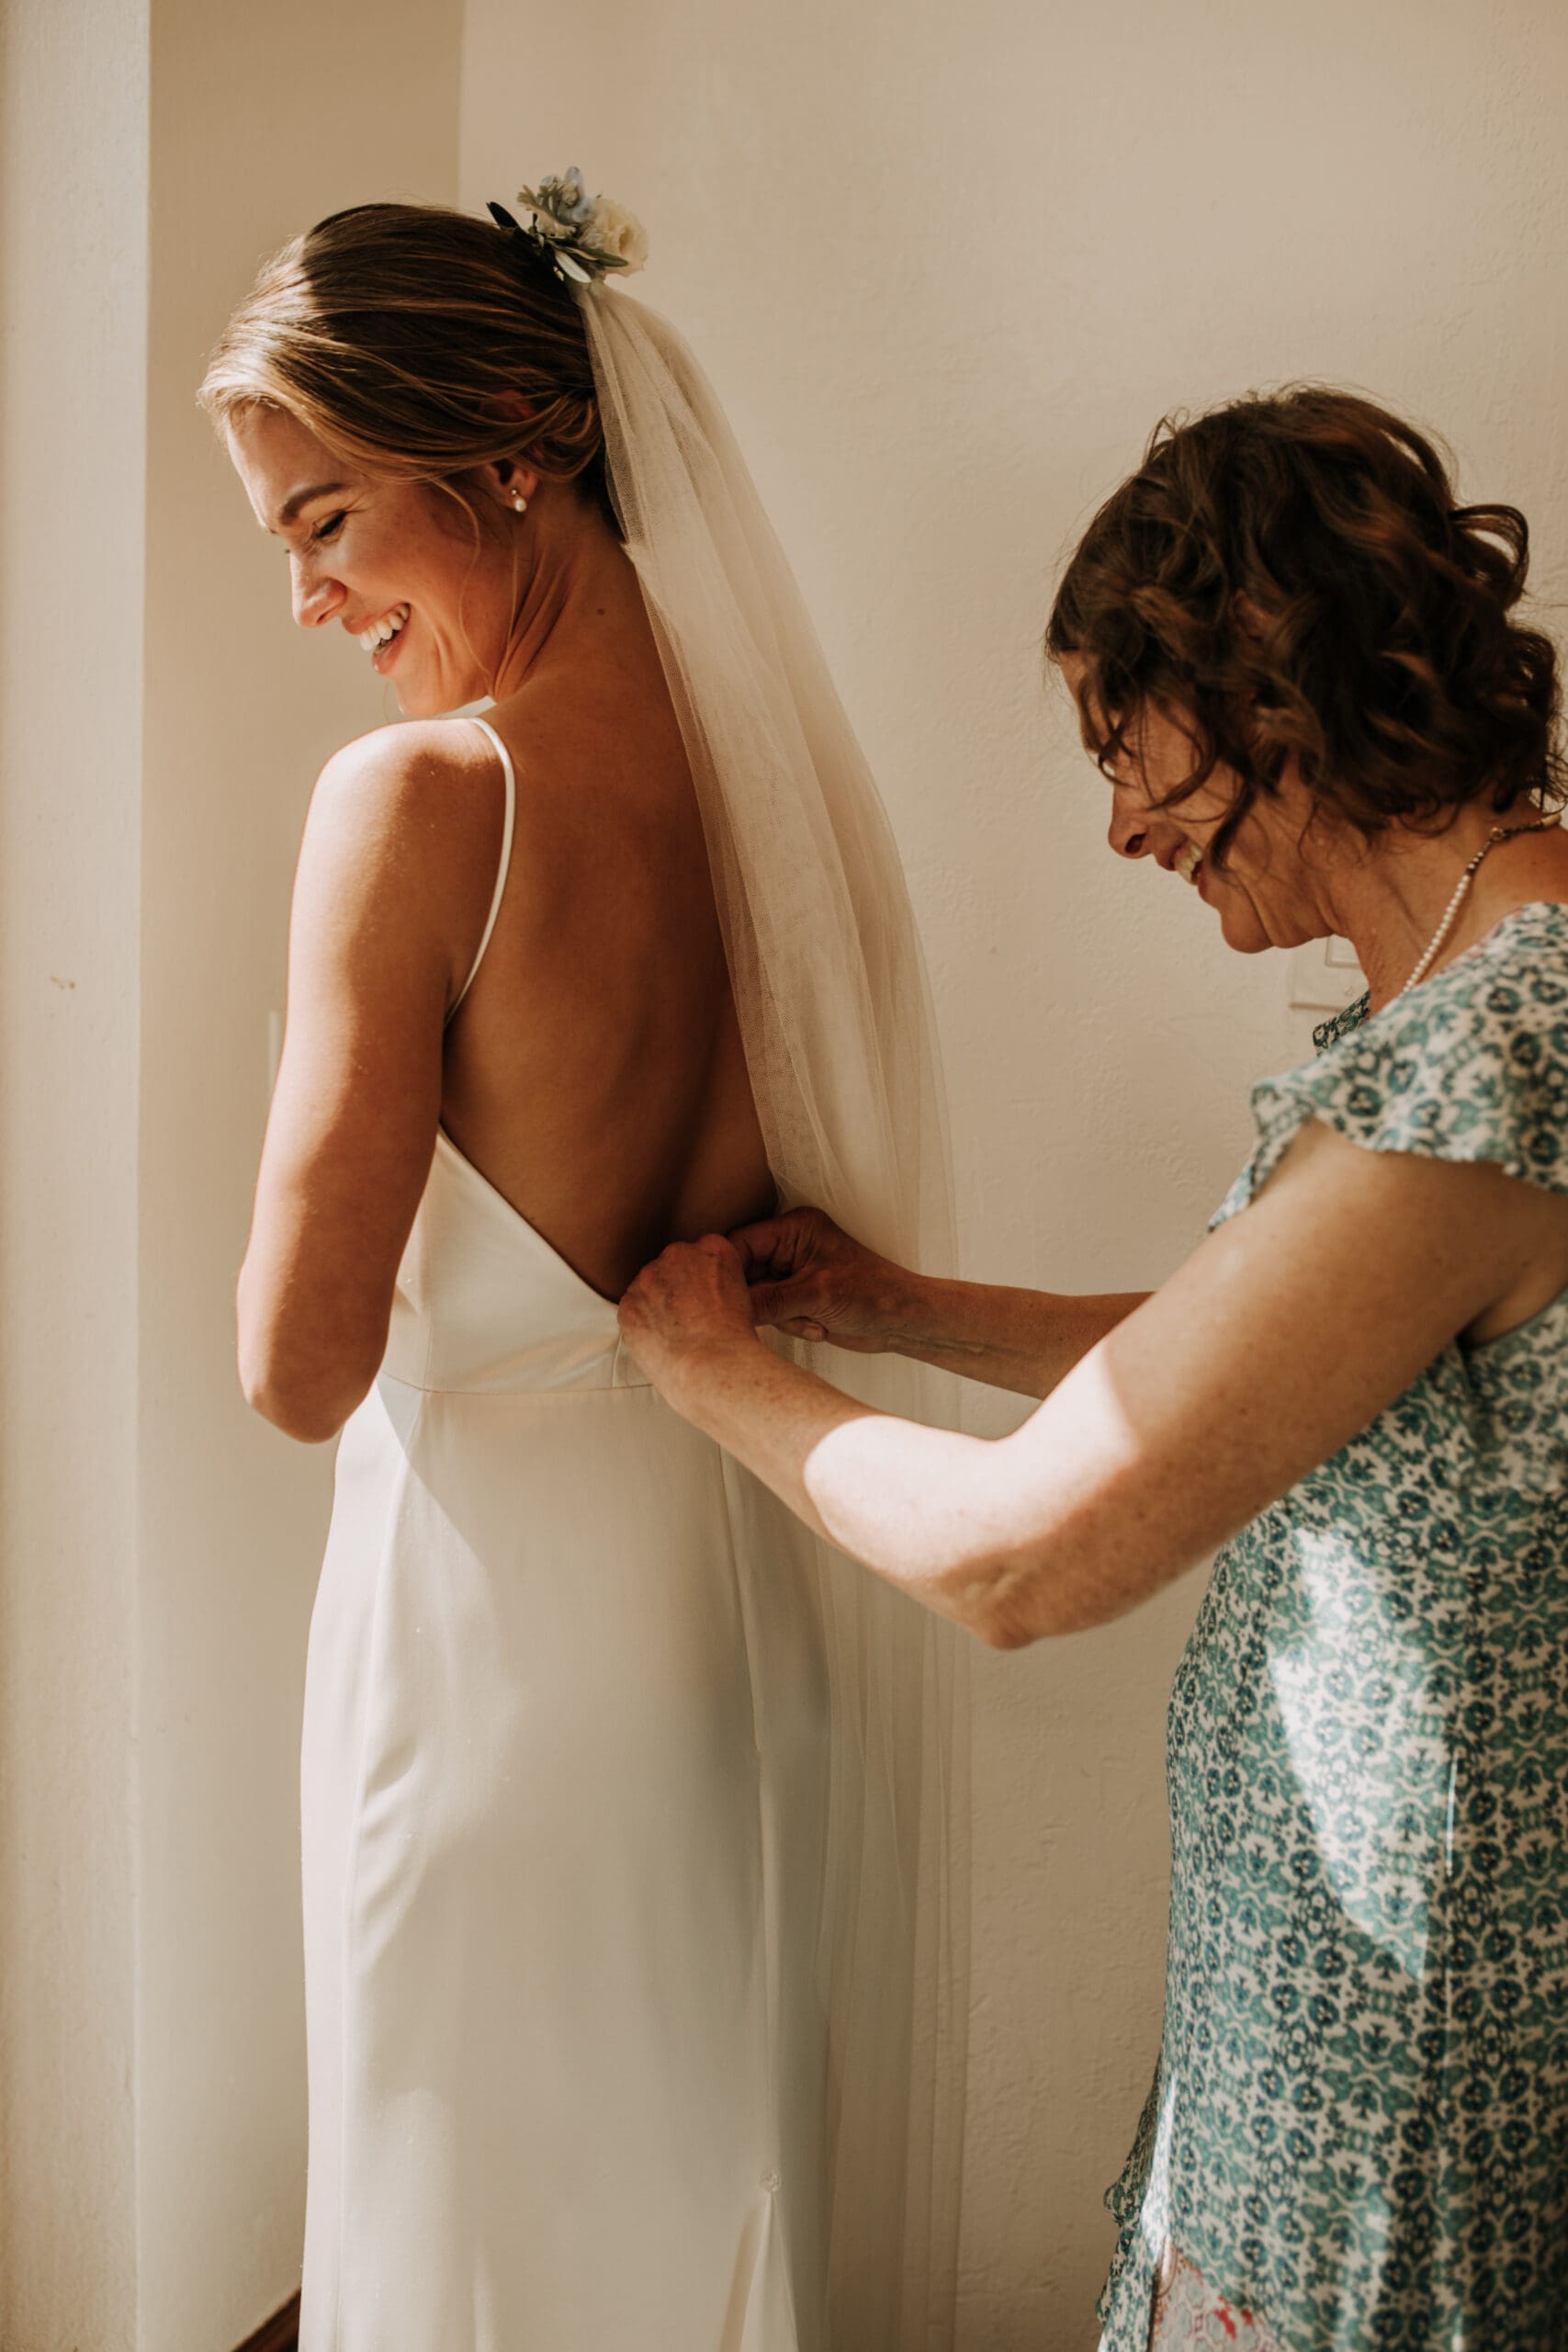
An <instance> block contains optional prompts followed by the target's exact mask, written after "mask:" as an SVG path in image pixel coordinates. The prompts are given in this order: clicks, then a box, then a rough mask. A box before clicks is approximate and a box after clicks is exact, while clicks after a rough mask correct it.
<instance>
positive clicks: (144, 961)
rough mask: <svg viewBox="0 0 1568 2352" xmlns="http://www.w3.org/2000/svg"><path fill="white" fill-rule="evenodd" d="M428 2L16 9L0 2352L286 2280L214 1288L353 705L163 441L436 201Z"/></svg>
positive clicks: (264, 1443)
mask: <svg viewBox="0 0 1568 2352" xmlns="http://www.w3.org/2000/svg"><path fill="white" fill-rule="evenodd" d="M460 39H461V18H460V12H458V11H456V10H452V11H441V10H436V11H434V12H433V11H431V10H430V9H428V8H427V7H424V6H422V5H420V0H385V5H384V6H380V7H379V8H378V10H377V11H376V13H375V17H374V18H373V19H371V18H369V17H367V16H366V15H365V14H364V13H363V12H362V11H359V10H353V11H351V10H349V9H348V8H346V7H343V6H330V7H326V8H322V7H321V6H317V5H313V4H312V5H306V0H274V5H272V6H269V7H268V8H267V9H266V10H265V11H261V12H256V11H246V10H240V9H234V8H228V7H213V6H207V5H205V0H154V5H153V6H152V7H151V8H149V6H147V5H146V0H94V5H93V6H91V7H90V8H89V7H86V6H78V5H75V0H64V4H63V5H62V0H50V5H48V6H42V5H34V0H18V5H17V6H15V7H12V8H10V9H8V10H7V11H6V17H5V48H4V52H3V62H4V119H3V124H0V175H3V176H0V188H3V192H4V200H5V220H4V231H3V235H4V253H3V256H0V258H3V262H4V276H3V282H4V308H3V311H0V335H3V342H4V364H5V381H6V396H5V399H4V401H0V469H3V482H0V493H3V494H0V503H3V510H4V515H5V526H6V532H5V542H4V554H3V557H0V564H3V570H0V586H3V589H4V614H3V624H0V755H3V760H4V772H5V803H4V810H3V814H0V980H3V992H0V1283H3V1293H4V1300H5V1311H4V1314H3V1315H0V1378H3V1384H4V1408H5V1417H4V1435H3V1448H4V1453H3V1460H4V1470H5V1485H6V1495H5V1556H4V1586H3V1612H4V1613H3V1618H0V1678H3V1679H0V1769H3V1786H4V1796H3V1813H0V2031H3V2037H4V2040H3V2048H0V2153H3V2156H4V2178H3V2181H0V2345H3V2346H4V2347H5V2352H70V2347H73V2346H74V2347H76V2352H229V2347H231V2346H233V2345H235V2344H237V2343H238V2342H240V2341H241V2340H242V2339H243V2337H245V2336H247V2335H250V2334H251V2332H252V2331H253V2329H254V2328H255V2327H256V2325H257V2324H259V2323H260V2322H261V2321H262V2320H263V2319H264V2318H265V2317H266V2316H267V2315H268V2314H269V2313H270V2312H273V2311H274V2310H276V2307H277V2306H278V2305H279V2304H280V2303H281V2302H283V2301H285V2300H286V2299H287V2297H288V2295H289V2294H290V2292H291V2291H292V2290H293V2289H294V2288H295V2287H296V2286H297V2285H298V2283H299V2240H300V2225H301V2219H302V2211H303V2190H304V2048H303V2030H302V2018H301V2005H300V1982H299V1980H300V1959H299V1844H298V1795H297V1791H298V1741H299V1701H300V1691H301V1677H302V1669H303V1660H304V1642H305V1630H306V1623H307V1620H308V1615H309V1610H310V1596H311V1592H312V1589H313V1587H314V1582H315V1576H316V1569H317V1566H318V1563H319V1560H320V1555H321V1535H322V1532H323V1524H324V1516H325V1505H326V1497H327V1489H328V1479H329V1475H330V1467H331V1464H330V1459H329V1457H328V1455H327V1453H324V1452H321V1451H306V1450H304V1449H300V1448H298V1447H294V1446H291V1445H290V1444H289V1443H288V1441H287V1440H285V1439H283V1438H281V1437H279V1436H278V1435H276V1432H274V1431H271V1430H266V1429H265V1428H264V1426H263V1425H262V1424H261V1423H260V1422H259V1421H257V1420H255V1419H254V1417H253V1416H251V1415H250V1414H248V1413H247V1412H246V1410H245V1408H244V1406H243V1402H242V1400H241V1398H240V1396H239V1393H238V1388H237V1385H236V1381H235V1376H234V1367H233V1315H232V1290H233V1279H234V1274H235V1271H236V1268H237V1266H238V1262H239V1258H240V1254H241V1250H242V1249H243V1240H244V1234H245V1228H246V1223H247V1218H248V1211H249V1202H250V1188H251V1182H252V1179H253V1176H254V1166H255V1157H256V1152H257V1148H258V1146H259V1142H260V1136H261V1129H262V1124H263V1120H264V1118H265V1108H266V1080H267V1017H268V1013H269V1011H270V1010H271V1009H272V1008H274V1007H276V1006H278V1005H280V1004H281V1003H282V1001H283V971H284V949H285V933H286V921H287V910H288V889H289V881H290V876H291V872H292V867H293V862H294V854H295V850H296V846H297V843H298V838H299V826H300V822H301V820H302V818H303V814H304V808H305V802H306V798H307V796H308V794H309V791H310V784H311V782H312V780H313V778H314V776H315V774H316V772H317V770H318V768H319V767H320V765H321V761H322V760H323V759H324V758H325V756H326V755H327V754H328V752H331V751H332V750H333V748H334V747H335V746H336V745H337V744H338V743H340V742H342V741H345V740H346V739H347V738H349V737H351V736H353V735H355V734H358V733H360V732H362V731H363V730H364V729H366V728H367V727H370V726H374V725H375V724H377V723H378V720H380V719H382V718H386V717H388V716H390V715H392V714H391V712H390V709H389V706H388V704H387V702H386V699H385V697H384V695H383V691H382V689H381V688H380V686H379V685H378V683H377V682H376V680H375V679H374V677H373V676H372V675H371V673H370V672H369V670H368V666H367V663H366V661H365V658H364V656H363V655H362V654H361V653H360V652H359V650H358V649H357V647H355V646H353V645H351V644H349V643H348V642H347V640H345V639H343V638H342V636H341V634H339V633H333V634H330V635H329V636H327V637H326V638H325V639H322V640H312V641H309V642H308V641H307V640H306V639H304V638H303V637H302V636H301V635H300V633H299V631H298V630H296V629H295V628H294V627H293V625H292V623H291V620H290V618H289V612H288V566H287V563H286V561H285V560H284V559H283V557H282V555H281V553H280V551H279V549H278V548H277V547H276V544H275V543H271V542H267V541H265V540H264V539H263V538H262V537H261V536H260V534H259V533H258V532H257V531H256V529H255V526H254V522H253V521H252V518H251V516H250V514H249V510H248V508H247V507H246V505H245V503H244V499H243V493H242V492H241V491H240V490H239V488H238V485H237V483H236V482H235V481H234V480H233V478H232V476H231V472H230V469H229V468H228V466H227V463H226V462H225V460H224V459H223V458H222V456H221V454H220V452H218V451H217V450H216V449H215V448H214V447H213V445H212V440H211V435H210V430H209V426H208V424H207V423H206V421H205V419H204V418H202V417H201V416H200V415H199V414H198V413H197V411H196V408H195V406H194V396H195V390H196V386H197V380H198V379H199V376H200V373H201V368H202V364H203V359H204V356H205V354H206V351H207V349H208V347H209V345H210V343H211V342H212V340H213V339H214V337H215V336H216V334H217V333H218V330H219V328H220V325H221V323H222V321H223V318H224V316H225V314H226V312H227V311H228V309H229V307H230V305H231V303H232V302H233V301H234V300H237V299H238V297H239V296H240V295H241V294H242V293H243V291H244V289H245V287H246V286H247V284H248V282H249V279H250V277H251V274H252V272H253V270H254V266H255V264H256V263H257V262H258V261H259V260H260V258H261V257H262V255H263V254H265V253H266V252H267V251H269V250H270V249H271V248H272V247H273V246H274V245H276V244H277V243H280V242H281V241H282V239H283V238H284V237H285V236H286V235H288V233H289V232H292V231H293V230H295V229H297V228H299V227H303V226H305V225H307V224H308V223H309V222H310V220H314V219H316V218H318V217H319V216H320V215H321V213H323V212H326V211H329V210H331V209H333V208H334V207H336V206H338V205H341V204H347V203H353V202H355V201H358V200H360V199H362V198H366V197H367V196H373V195H401V196H411V195H412V196H416V197H434V198H450V196H451V195H452V193H453V189H454V184H455V175H456V136H457V60H458V50H459V44H460Z"/></svg>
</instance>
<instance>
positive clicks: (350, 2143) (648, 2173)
mask: <svg viewBox="0 0 1568 2352" xmlns="http://www.w3.org/2000/svg"><path fill="white" fill-rule="evenodd" d="M454 723H469V722H454ZM471 723H474V724H478V725H480V726H483V725H484V722H483V721H482V720H481V721H474V722H471ZM485 731H486V733H487V734H488V735H489V736H490V738H491V741H492V742H493V743H494V745H495V748H496V751H497V752H498V753H499V755H500V758H501V761H502V767H503V769H504V771H505V779H506V827H505V844H504V847H503V850H502V863H501V870H500V872H499V874H498V876H497V881H496V890H495V898H494V901H493V903H492V906H491V917H490V922H489V924H487V926H486V932H485V937H484V941H483V943H482V944H481V945H480V948H479V958H477V959H476V963H475V967H474V968H475V970H476V971H477V970H478V968H479V960H480V959H482V957H483V955H484V952H485V947H486V946H487V945H488V944H489V940H490V934H491V929H492V928H493V925H494V922H495V916H496V912H497V911H498V910H499V908H500V904H501V900H502V893H503V890H504V888H505V882H506V872H507V865H508V863H509V860H510V853H511V842H512V834H513V808H514V799H515V789H516V787H515V781H514V778H513V772H512V766H511V763H510V761H509V759H508V757H507V753H506V750H505V747H504V746H503V745H502V742H501V741H500V739H499V737H498V736H496V735H495V733H494V731H493V729H490V728H488V727H486V729H485ZM472 978H473V974H472V973H470V974H469V982H468V984H469V985H471V983H472ZM466 992H467V990H466V989H465V991H464V993H465V994H466ZM458 1001H459V1002H460V1001H461V999H460V998H459V1000H458ZM454 1010H456V1007H454ZM811 1559H812V1555H811V1551H810V1547H809V1545H808V1544H807V1542H806V1540H805V1539H804V1538H803V1537H802V1536H801V1535H800V1534H799V1532H797V1530H796V1528H795V1522H794V1521H792V1520H791V1519H790V1518H789V1517H788V1515H787V1514H786V1513H785V1512H784V1510H782V1508H781V1507H780V1506H778V1505H777V1504H776V1503H774V1502H773V1498H771V1497H769V1496H768V1495H767V1494H766V1493H765V1492H764V1491H763V1490H761V1488H759V1487H757V1486H756V1485H755V1484H754V1483H753V1482H752V1481H750V1479H749V1478H747V1477H746V1476H745V1474H743V1473H741V1472H739V1471H738V1470H737V1469H736V1467H735V1465H734V1464H731V1463H730V1462H728V1460H727V1459H726V1457H725V1456H724V1455H723V1454H722V1453H720V1452H719V1450H718V1448H717V1447H716V1446H715V1445H713V1444H712V1443H711V1442H709V1441H708V1440H707V1439H706V1438H704V1437H702V1436H699V1435H698V1434H697V1433H696V1432H695V1431H694V1430H692V1429H690V1428H689V1427H688V1426H687V1425H686V1424H685V1423H684V1422H682V1420H681V1419H678V1418H677V1416H676V1415H674V1414H673V1413H671V1411H670V1409H669V1408H668V1407H667V1406H665V1404H664V1403H663V1402H662V1400H661V1399H660V1397H658V1396H657V1395H656V1394H655V1392H654V1391H653V1390H652V1389H651V1388H650V1387H649V1385H647V1383H646V1382H645V1381H644V1380H643V1378H642V1377H641V1375H640V1374H638V1373H637V1370H636V1368H635V1366H634V1365H633V1364H632V1363H631V1362H630V1361H629V1360H628V1358H627V1356H626V1353H625V1351H624V1350H623V1348H622V1346H621V1344H620V1340H619V1336H618V1332H617V1328H616V1320H615V1308H614V1306H612V1305H611V1303H610V1302H609V1301H608V1300H606V1299H604V1297H602V1296H601V1295H599V1294H598V1293H597V1292H595V1291H594V1290H592V1288H590V1286H589V1285H588V1284H587V1283H585V1282H583V1281H582V1280H581V1278H580V1276H578V1275H577V1274H576V1273H574V1272H572V1270H571V1268H570V1266H568V1265H567V1264H566V1262H565V1261H564V1260H563V1259H561V1258H560V1257H559V1256H558V1254H557V1252H556V1251H555V1250H552V1249H551V1247H550V1245H549V1244H548V1242H547V1241H546V1240H545V1239H544V1238H543V1236H542V1235H540V1234H539V1233H538V1232H536V1230H535V1229H534V1227H531V1226H530V1225H528V1224H527V1223H526V1222H525V1219H524V1218H523V1217H522V1216H519V1214H518V1213H517V1211H516V1210H515V1209H513V1207H512V1206H511V1205H510V1204H508V1202H507V1201H505V1200H504V1199H503V1198H502V1195H501V1194H500V1193H498V1192H496V1191H495V1190H494V1189H493V1188H492V1187H491V1184H490V1183H488V1182H487V1181H486V1180H485V1178H484V1177H483V1176H482V1175H481V1174H480V1173H479V1170H477V1169H476V1168H475V1167H474V1166H473V1165H472V1164H471V1163H470V1162H469V1161H468V1159H465V1158H464V1157H463V1155H462V1154H461V1153H460V1152H459V1151H458V1150H457V1148H456V1147H455V1146H454V1145H453V1144H452V1142H451V1141H450V1139H449V1138H448V1137H447V1136H446V1135H445V1134H442V1135H441V1136H438V1138H437V1142H436V1148H435V1157H434V1163H433V1165H432V1168H431V1170H430V1176H429V1181H428V1183H427V1185H426V1189H425V1193H424V1195H423V1200H422V1202H421V1204H420V1208H419V1212H418V1215H417V1217H416V1219H415V1222H414V1226H413V1229H412V1235H411V1237H410V1239H409V1244H408V1249H407V1252H406V1255H405V1257H404V1260H403V1262H402V1266H401V1269H400V1273H399V1277H398V1286H397V1296H396V1302H395V1306H394V1309H393V1314H392V1321H391V1329H390V1336H389V1343H388V1348H387V1353H386V1357H385V1360H384V1362H383V1363H382V1366H381V1369H380V1372H379V1374H378V1377H377V1380H376V1383H375V1385H374V1387H373V1388H372V1389H371V1391H370V1394H369V1395H368V1396H367V1398H366V1399H365V1401H364V1403H363V1404H362V1405H361V1406H360V1407H359V1408H358V1410H357V1411H356V1412H355V1414H354V1416H353V1418H352V1419H350V1421H349V1422H348V1424H347V1426H346V1428H345V1429H344V1433H343V1438H342V1442H341V1446H340V1451H339V1455H338V1463H337V1484H336V1498H335V1504H334V1509H333V1521H332V1531H331V1535H330V1538H329V1541H328V1545H327V1552H326V1558H325V1562H324V1566H323V1569H322V1574H321V1585H320V1589H319V1593H318V1597H317V1600H316V1606H315V1613H314V1617H313V1619H312V1623H311V1628H310V1655H309V1666H308V1671H307V1680H306V1700H305V1735H304V1750H303V1761H302V1798H303V1827H304V1900H305V1955H306V1986H307V2020H308V2035H309V2061H310V2174H309V2192H308V2202H307V2227H306V2249H305V2276H304V2294H303V2310H302V2319H301V2329H300V2345H301V2347H302V2352H815V2347H816V2346H817V2345H818V2342H819V2340H820V2338H819V2334H818V2329H819V2323H820V2309H821V2297H822V2280H821V2261H822V2256H821V2240H822V2234H823V2222H822V2216H821V2213H820V2211H818V2197H819V2188H820V2171H821V2147H822V2134H823V2099H824V2079H823V2076H824V2031H823V2022H822V2018H821V2016H820V2013H819V2008H818V1998H817V1995H816V1991H815V1965H814V1964H815V1959H816V1951H817V1938H818V1926H819V1905H820V1901H821V1892H820V1890H821V1879H822V1839H823V1829H824V1812H825V1806H826V1687H825V1672H824V1665H823V1659H822V1657H821V1655H820V1649H821V1643H820V1636H819V1634H818V1633H817V1631H816V1630H815V1628H816V1627H817V1624H818V1613H817V1609H816V1606H815V1602H814V1600H813V1595H812V1593H811V1590H810V1589H809V1580H810V1577H811V1576H812V1573H813V1571H812V1566H811Z"/></svg>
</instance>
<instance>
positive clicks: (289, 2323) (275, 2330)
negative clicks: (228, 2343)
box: [238, 2295, 299, 2352]
mask: <svg viewBox="0 0 1568 2352" xmlns="http://www.w3.org/2000/svg"><path fill="white" fill-rule="evenodd" d="M298 2346H299V2296H298V2295H290V2297H289V2298H288V2301H287V2302H286V2303H285V2304H284V2306H283V2309H282V2310H281V2311H280V2312H274V2313H273V2315H272V2317H271V2318H270V2319H268V2320H264V2321H263V2322H262V2324H261V2325H260V2327H258V2328H257V2330H256V2332H255V2334H254V2335H247V2336H246V2338H245V2340H244V2342H243V2344H242V2345H241V2346H239V2347H238V2352H298Z"/></svg>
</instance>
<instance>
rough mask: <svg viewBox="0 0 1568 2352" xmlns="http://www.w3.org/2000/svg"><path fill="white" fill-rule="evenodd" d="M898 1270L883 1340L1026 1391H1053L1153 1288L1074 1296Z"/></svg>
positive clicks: (943, 1366) (902, 1351) (967, 1375)
mask: <svg viewBox="0 0 1568 2352" xmlns="http://www.w3.org/2000/svg"><path fill="white" fill-rule="evenodd" d="M899 1276H900V1279H899V1282H898V1285H897V1291H896V1293H895V1295H894V1296H893V1297H892V1298H891V1299H890V1301H889V1305H888V1310H887V1312H888V1322H887V1328H886V1329H885V1332H884V1345H885V1346H886V1347H887V1348H888V1349H890V1350H891V1351H893V1352H895V1353H896V1354H898V1355H905V1356H914V1357H916V1358H917V1359H918V1360H919V1362H920V1363H930V1364H935V1365H936V1366H938V1368H939V1369H940V1370H942V1371H943V1372H956V1373H960V1374H963V1376H964V1379H966V1380H984V1381H987V1382H988V1383H989V1385H991V1386H992V1387H993V1388H1010V1389H1011V1390H1012V1391H1013V1393H1014V1394H1015V1395H1017V1396H1020V1397H1048V1396H1049V1395H1050V1393H1051V1391H1052V1389H1053V1388H1055V1385H1056V1384H1057V1382H1058V1381H1059V1380H1062V1379H1065V1378H1066V1374H1068V1373H1069V1372H1071V1370H1072V1368H1073V1366H1074V1364H1076V1363H1078V1362H1079V1360H1080V1359H1081V1358H1082V1357H1084V1356H1087V1355H1088V1353H1089V1350H1090V1349H1091V1348H1094V1347H1098V1345H1099V1344H1100V1340H1103V1339H1104V1337H1105V1335H1106V1333H1107V1331H1111V1330H1114V1329H1115V1327H1116V1325H1117V1324H1118V1323H1120V1322H1121V1321H1122V1318H1123V1317H1125V1316H1128V1315H1131V1314H1132V1312H1133V1310H1134V1307H1137V1306H1142V1305H1143V1303H1144V1300H1145V1297H1146V1296H1147V1295H1148V1294H1147V1293H1146V1292H1145V1291H1116V1292H1108V1293H1105V1294H1104V1295H1096V1296H1089V1297H1084V1298H1074V1297H1070V1296H1063V1295H1058V1294H1057V1293H1055V1292H1052V1291H1041V1290H1011V1289H1009V1288H1007V1287H1005V1286H1004V1285H1001V1284H998V1283H961V1282H944V1281H941V1280H939V1279H937V1278H935V1277H934V1276H931V1275H927V1274H912V1273H908V1272H906V1271H905V1270H904V1269H902V1268H900V1269H899Z"/></svg>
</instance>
